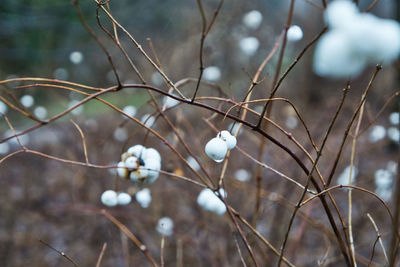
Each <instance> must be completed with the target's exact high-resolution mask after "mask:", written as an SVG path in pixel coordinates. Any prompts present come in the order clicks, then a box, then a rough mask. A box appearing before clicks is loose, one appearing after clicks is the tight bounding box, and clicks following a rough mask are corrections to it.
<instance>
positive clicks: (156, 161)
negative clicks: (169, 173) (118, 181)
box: [117, 145, 161, 184]
mask: <svg viewBox="0 0 400 267" xmlns="http://www.w3.org/2000/svg"><path fill="white" fill-rule="evenodd" d="M160 169H161V156H160V153H158V151H157V150H155V149H154V148H145V147H144V146H142V145H135V146H132V147H130V148H129V149H128V150H127V151H126V152H125V153H123V154H122V155H121V161H120V162H119V163H118V169H117V171H118V175H119V176H120V177H121V178H125V179H130V180H131V181H132V182H135V183H136V184H144V183H149V184H151V183H154V182H155V180H157V178H158V175H159V172H160Z"/></svg>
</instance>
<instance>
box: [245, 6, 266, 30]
mask: <svg viewBox="0 0 400 267" xmlns="http://www.w3.org/2000/svg"><path fill="white" fill-rule="evenodd" d="M262 19H263V15H262V14H261V12H260V11H258V10H252V11H250V12H247V13H246V14H245V15H244V16H243V24H244V25H245V26H246V27H248V28H250V29H253V30H255V29H257V28H258V27H259V26H260V24H261V22H262Z"/></svg>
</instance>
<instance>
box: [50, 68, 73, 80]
mask: <svg viewBox="0 0 400 267" xmlns="http://www.w3.org/2000/svg"><path fill="white" fill-rule="evenodd" d="M68 76H69V75H68V71H67V70H66V69H64V68H57V69H55V70H54V71H53V77H54V78H55V79H57V80H64V81H66V80H68Z"/></svg>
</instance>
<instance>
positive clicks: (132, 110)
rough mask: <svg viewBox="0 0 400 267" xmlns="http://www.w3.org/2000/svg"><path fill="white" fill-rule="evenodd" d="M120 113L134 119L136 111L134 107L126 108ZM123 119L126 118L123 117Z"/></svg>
mask: <svg viewBox="0 0 400 267" xmlns="http://www.w3.org/2000/svg"><path fill="white" fill-rule="evenodd" d="M122 111H123V112H124V113H126V114H127V115H129V116H131V117H135V115H136V111H137V109H136V107H135V106H126V107H124V108H123V109H122ZM124 118H126V117H125V116H124Z"/></svg>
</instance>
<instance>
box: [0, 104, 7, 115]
mask: <svg viewBox="0 0 400 267" xmlns="http://www.w3.org/2000/svg"><path fill="white" fill-rule="evenodd" d="M7 110H8V106H7V105H6V104H5V103H4V102H3V101H0V113H6V112H7Z"/></svg>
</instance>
